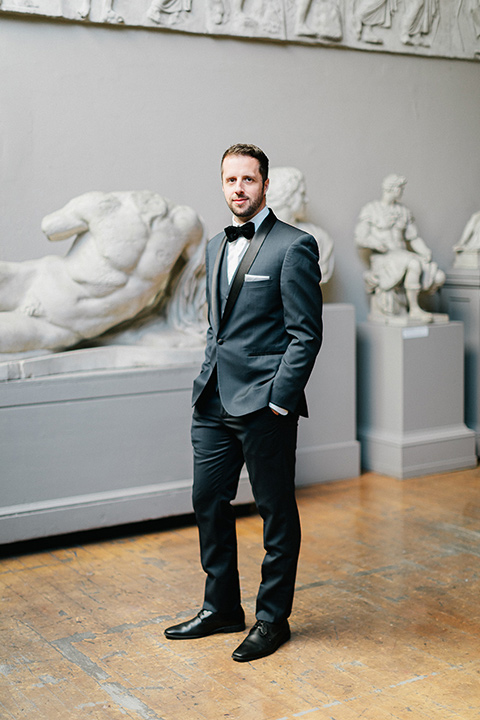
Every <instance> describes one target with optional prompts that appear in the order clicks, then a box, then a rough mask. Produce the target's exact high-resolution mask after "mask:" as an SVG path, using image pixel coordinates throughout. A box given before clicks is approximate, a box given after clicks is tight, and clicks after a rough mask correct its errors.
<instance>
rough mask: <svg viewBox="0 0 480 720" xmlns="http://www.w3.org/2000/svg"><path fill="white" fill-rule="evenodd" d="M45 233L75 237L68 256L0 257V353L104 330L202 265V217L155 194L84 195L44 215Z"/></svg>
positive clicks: (160, 298) (64, 342)
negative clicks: (18, 259) (10, 259)
mask: <svg viewBox="0 0 480 720" xmlns="http://www.w3.org/2000/svg"><path fill="white" fill-rule="evenodd" d="M42 230H43V231H44V232H45V233H46V235H47V236H48V237H49V239H50V240H53V241H57V240H66V239H68V238H74V242H73V244H72V246H71V248H70V250H69V251H68V253H67V255H66V256H65V257H58V256H53V255H47V256H45V257H42V258H40V259H37V260H29V261H25V262H18V263H16V262H0V353H13V352H24V351H31V350H49V349H50V350H59V349H65V348H68V347H72V346H74V345H77V344H78V343H79V342H80V341H83V340H86V339H89V338H93V337H96V336H98V335H101V334H102V333H104V332H105V331H107V330H108V329H109V328H112V327H114V326H116V325H118V324H119V323H122V322H124V321H126V320H129V319H131V318H133V317H138V316H139V314H140V313H141V312H142V311H143V312H145V311H146V310H148V309H150V310H151V309H152V308H153V307H155V308H158V307H159V306H161V303H162V302H164V303H165V302H166V299H167V297H168V296H169V295H171V291H172V288H173V287H175V284H176V283H177V281H178V277H177V276H178V274H179V272H180V271H181V270H182V269H183V268H185V269H186V268H187V267H189V262H190V260H192V261H194V262H195V263H196V265H197V266H198V265H202V267H203V248H202V242H203V243H204V239H205V232H204V227H203V223H202V222H201V220H200V218H199V217H198V215H197V214H196V213H195V212H194V210H192V209H191V208H189V207H186V206H180V205H174V204H173V203H171V202H169V201H168V200H166V199H165V198H162V197H160V196H159V195H157V194H155V193H152V192H147V191H144V192H112V193H103V192H88V193H85V194H84V195H81V196H79V197H76V198H74V199H73V200H71V201H70V202H69V203H67V204H66V205H65V207H63V208H62V209H61V210H58V211H57V212H54V213H52V214H51V215H47V216H46V217H45V218H44V219H43V222H42ZM199 248H200V250H199ZM198 252H201V256H202V257H201V259H200V260H199V258H198Z"/></svg>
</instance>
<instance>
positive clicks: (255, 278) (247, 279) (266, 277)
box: [245, 273, 270, 282]
mask: <svg viewBox="0 0 480 720" xmlns="http://www.w3.org/2000/svg"><path fill="white" fill-rule="evenodd" d="M262 280H270V275H249V274H248V273H247V274H246V275H245V282H261V281H262Z"/></svg>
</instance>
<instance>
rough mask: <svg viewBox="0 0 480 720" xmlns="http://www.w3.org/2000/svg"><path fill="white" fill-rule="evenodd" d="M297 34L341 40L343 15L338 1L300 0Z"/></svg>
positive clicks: (296, 25)
mask: <svg viewBox="0 0 480 720" xmlns="http://www.w3.org/2000/svg"><path fill="white" fill-rule="evenodd" d="M295 34H296V35H299V36H305V37H318V38H324V39H325V40H341V39H342V36H343V32H342V16H341V13H340V9H339V7H338V5H337V3H336V2H331V0H299V2H298V6H297V16H296V24H295Z"/></svg>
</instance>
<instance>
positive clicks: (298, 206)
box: [267, 167, 334, 285]
mask: <svg viewBox="0 0 480 720" xmlns="http://www.w3.org/2000/svg"><path fill="white" fill-rule="evenodd" d="M269 177H270V185H269V188H268V192H267V201H268V205H269V207H271V208H272V210H273V212H274V213H275V214H276V216H277V217H278V218H279V219H280V220H283V222H286V223H289V224H290V225H295V226H296V227H299V228H301V229H302V230H305V232H308V233H310V235H313V237H314V238H315V239H316V241H317V244H318V251H319V254H320V268H321V271H322V281H321V282H322V285H324V284H325V283H327V282H328V281H329V280H330V278H331V277H332V273H333V267H334V256H333V242H332V240H331V238H330V236H329V235H328V234H327V233H326V232H325V230H322V228H321V227H318V225H313V224H312V223H309V222H305V218H306V207H307V202H308V200H307V191H306V185H305V178H304V176H303V173H302V172H301V171H300V170H298V169H297V168H294V167H276V168H271V170H270V173H269Z"/></svg>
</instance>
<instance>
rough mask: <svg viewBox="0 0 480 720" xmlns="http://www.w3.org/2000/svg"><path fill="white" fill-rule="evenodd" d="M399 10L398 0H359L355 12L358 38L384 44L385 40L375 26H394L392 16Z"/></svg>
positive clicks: (354, 21)
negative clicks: (375, 29) (375, 30)
mask: <svg viewBox="0 0 480 720" xmlns="http://www.w3.org/2000/svg"><path fill="white" fill-rule="evenodd" d="M396 10H397V0H359V2H358V4H357V6H356V8H355V11H354V13H353V26H354V30H355V32H356V35H357V38H358V39H359V40H363V41H364V42H368V43H373V44H376V45H383V40H382V39H381V38H380V37H378V35H376V33H375V32H374V30H373V28H374V27H375V26H377V27H384V28H390V27H392V16H393V14H394V13H395V12H396Z"/></svg>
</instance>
